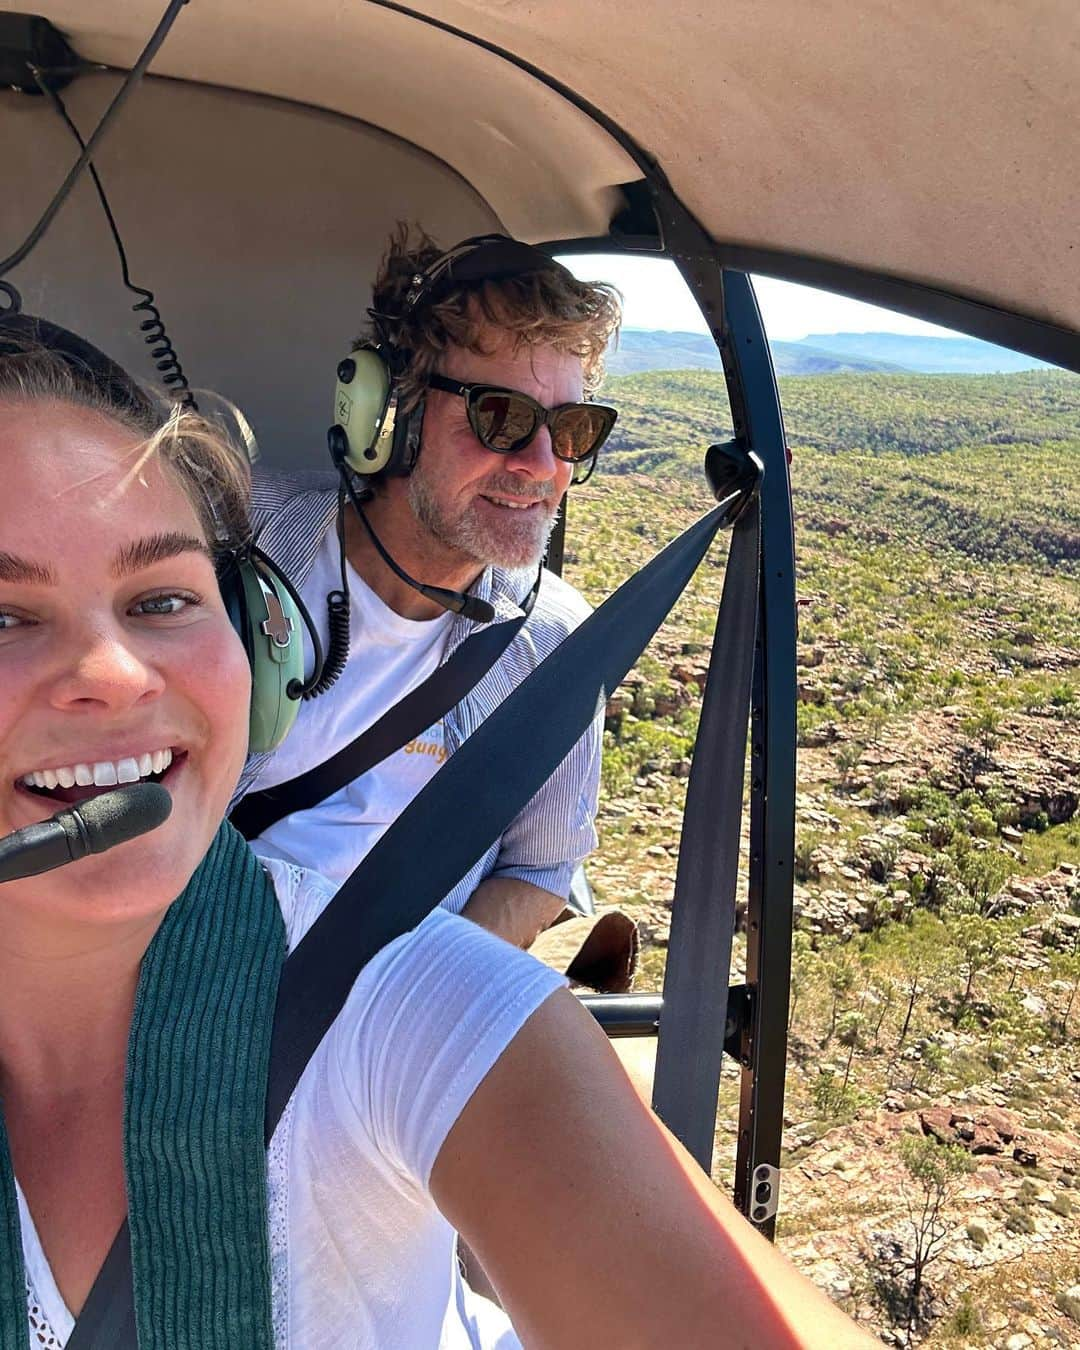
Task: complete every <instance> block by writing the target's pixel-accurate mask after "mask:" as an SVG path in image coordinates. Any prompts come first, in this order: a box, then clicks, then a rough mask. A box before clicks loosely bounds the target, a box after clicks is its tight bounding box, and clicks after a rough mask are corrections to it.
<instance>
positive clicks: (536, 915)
mask: <svg viewBox="0 0 1080 1350" xmlns="http://www.w3.org/2000/svg"><path fill="white" fill-rule="evenodd" d="M565 907H566V901H565V899H564V898H563V897H562V896H561V895H555V894H553V892H551V891H546V890H544V889H543V887H542V886H534V885H533V884H532V882H529V881H521V880H519V879H518V878H517V877H496V876H492V877H487V878H486V880H484V881H482V882H481V883H480V885H479V886H477V888H476V890H475V891H473V893H472V895H471V896H470V897H469V902H468V904H467V905H466V906H465V908H464V909H463V910H462V911H461V913H462V916H463V917H464V918H466V919H471V920H472V921H473V923H478V924H479V925H480V927H481V928H486V929H487V930H488V932H489V933H495V934H496V935H497V936H498V937H501V938H504V939H505V940H506V941H507V942H512V943H513V944H514V946H515V947H525V948H528V947H531V946H532V944H533V943H534V942H535V941H536V939H537V937H538V936H539V934H541V933H542V932H543V931H544V929H545V928H548V927H550V925H551V924H553V923H554V922H555V920H556V919H557V918H558V917H559V915H560V914H561V913H562V912H563V910H564V908H565Z"/></svg>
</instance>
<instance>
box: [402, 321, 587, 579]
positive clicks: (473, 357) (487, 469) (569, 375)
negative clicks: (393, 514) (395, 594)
mask: <svg viewBox="0 0 1080 1350" xmlns="http://www.w3.org/2000/svg"><path fill="white" fill-rule="evenodd" d="M482 343H483V346H484V347H485V348H487V349H488V350H490V351H491V352H492V354H491V355H490V356H486V355H484V356H482V355H479V354H477V353H476V352H471V351H468V350H465V349H463V348H461V347H451V348H449V349H448V351H447V353H446V356H445V357H444V358H443V361H442V364H441V371H442V373H443V374H444V375H447V376H449V377H450V378H451V379H454V380H460V381H462V382H463V383H466V384H469V383H471V384H496V385H502V386H504V387H505V388H507V389H517V390H519V391H521V392H522V393H525V394H531V395H532V397H533V398H535V399H536V400H537V402H539V403H542V404H543V405H544V407H545V408H556V407H558V406H559V405H560V404H563V403H578V402H580V401H581V399H582V397H583V382H582V369H581V360H580V358H579V357H576V356H572V355H569V354H567V353H566V352H559V351H555V350H554V348H551V347H522V348H519V349H518V350H517V351H515V350H514V349H513V346H512V343H511V341H510V339H509V338H507V337H506V336H505V335H501V334H499V332H498V330H496V329H488V330H487V331H486V332H484V333H483V335H482ZM420 445H421V450H420V457H419V459H418V461H417V465H416V468H415V469H414V470H413V472H412V475H411V476H410V478H409V480H408V497H409V504H410V506H411V507H412V510H413V513H414V515H415V516H416V518H417V520H418V521H419V522H420V524H421V525H423V526H424V527H425V528H426V529H427V530H428V531H429V533H430V534H431V535H432V536H433V537H434V538H435V539H436V540H437V541H438V542H439V543H440V544H441V545H442V546H443V547H444V548H446V549H449V550H451V551H452V552H454V553H456V554H457V555H459V556H460V557H461V558H462V559H463V560H468V561H470V562H476V563H479V564H481V565H487V564H489V563H490V564H494V565H495V566H498V567H535V566H536V564H537V563H539V561H540V559H541V558H542V557H543V555H544V550H545V549H546V547H547V541H548V537H549V535H550V534H551V531H552V528H553V527H554V524H555V517H556V515H557V513H558V509H559V504H560V502H561V501H562V499H563V494H564V493H565V492H566V489H567V487H568V486H569V485H570V478H571V475H572V473H573V468H574V466H573V465H572V464H569V463H567V462H566V461H565V460H561V459H556V458H555V455H554V454H553V453H552V449H551V432H550V431H549V430H548V428H547V427H541V428H540V430H539V431H538V432H537V433H536V435H535V436H534V437H533V439H532V441H530V443H529V444H528V445H527V446H526V447H525V448H524V449H523V450H518V451H515V452H514V453H513V454H510V455H499V454H496V453H494V452H493V451H491V450H486V449H485V448H484V447H483V446H482V445H481V444H480V442H479V441H478V440H477V439H476V436H475V435H474V434H473V430H472V427H470V425H469V420H468V418H467V416H466V413H465V400H464V399H463V398H460V397H458V395H456V394H446V393H443V392H441V391H439V390H428V392H427V405H426V409H425V413H424V429H423V436H422V439H421V442H420Z"/></svg>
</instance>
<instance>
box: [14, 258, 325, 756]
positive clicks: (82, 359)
mask: <svg viewBox="0 0 1080 1350" xmlns="http://www.w3.org/2000/svg"><path fill="white" fill-rule="evenodd" d="M0 286H3V288H4V290H5V292H6V293H7V294H8V295H9V297H11V298H12V300H13V301H14V300H15V297H14V296H12V295H11V291H10V289H9V288H8V287H6V286H4V284H3V283H0ZM34 347H38V348H42V347H43V348H45V349H46V350H48V351H49V352H50V353H53V354H54V355H56V356H58V357H60V359H61V360H63V361H64V362H66V363H67V365H68V366H70V367H71V369H72V370H73V371H74V372H75V373H76V374H77V375H80V376H82V377H83V378H85V376H86V375H87V374H88V373H89V374H90V375H91V376H92V378H93V380H94V382H95V383H96V384H97V386H98V387H99V388H100V389H101V391H102V392H103V393H104V394H105V395H106V396H107V398H108V401H109V403H110V404H112V405H114V406H116V407H117V408H119V409H125V410H127V411H129V412H131V413H132V414H133V415H134V416H135V417H136V418H137V419H138V420H140V421H145V420H146V419H147V417H148V416H153V405H152V403H151V401H150V399H149V398H148V396H147V395H146V394H145V393H144V392H143V390H142V389H141V388H140V387H139V385H138V384H136V382H135V381H134V380H133V379H132V378H131V376H129V375H128V374H127V372H126V371H125V370H124V369H123V368H122V367H121V366H119V365H117V363H116V362H115V361H113V360H112V358H111V357H108V356H106V355H105V353H104V352H102V351H100V350H99V349H98V348H97V347H94V346H93V345H92V344H91V343H89V342H87V341H86V340H85V339H84V338H81V337H78V336H77V335H76V334H75V333H72V332H70V331H69V330H68V329H66V328H61V327H60V326H59V325H58V324H54V323H50V322H49V321H48V320H47V319H39V318H36V317H34V316H32V315H29V314H20V313H18V312H17V311H16V310H15V309H14V308H13V309H8V310H5V311H2V312H0V357H3V356H14V355H24V354H26V353H27V351H28V349H29V351H30V352H32V351H33V349H34ZM203 490H204V493H205V495H206V500H207V502H208V505H209V507H210V512H211V515H212V516H213V517H214V519H215V520H217V521H219V522H222V526H223V528H222V537H219V538H218V539H217V540H216V541H215V544H216V545H217V546H218V547H217V548H215V554H216V557H217V562H218V582H219V585H220V587H221V594H222V598H223V600H224V601H225V607H226V609H227V611H228V614H229V618H230V620H231V621H232V625H233V627H234V628H235V629H236V632H237V634H238V635H239V637H240V640H241V642H242V643H243V644H244V650H245V651H246V652H247V657H248V661H249V663H250V665H251V713H250V719H249V730H248V748H249V749H250V750H251V751H262V750H272V749H274V748H275V747H276V746H277V745H279V744H280V743H281V741H282V740H283V739H284V737H285V735H286V733H287V732H288V730H289V728H290V727H291V726H292V724H293V722H294V721H295V720H296V714H297V712H298V710H299V708H300V700H301V698H302V697H303V696H304V693H305V692H306V691H307V689H309V688H310V687H311V685H312V684H313V683H314V682H315V680H316V679H317V678H318V676H319V674H320V672H321V666H322V653H321V650H320V646H319V641H318V637H317V635H316V633H315V630H314V628H311V634H312V641H313V643H314V646H315V667H316V673H315V676H314V677H312V679H311V680H309V681H308V682H307V683H306V684H305V681H304V647H303V633H302V628H301V625H302V624H303V623H304V622H307V623H308V624H309V627H310V620H308V619H307V616H306V614H305V612H304V610H303V606H302V605H301V604H300V602H299V598H298V597H297V595H296V593H295V591H294V590H293V588H292V586H291V585H290V584H289V582H288V581H287V580H286V579H285V577H284V576H282V574H281V573H280V572H279V571H278V570H277V568H276V567H275V566H274V565H273V563H271V561H270V560H269V559H268V558H267V557H266V556H265V555H264V554H262V553H260V552H259V550H258V549H257V548H256V547H255V546H254V544H253V543H252V542H251V541H250V540H248V541H240V542H237V541H233V540H227V539H226V538H224V534H225V531H224V521H223V516H222V512H221V510H220V502H219V501H218V500H216V498H215V495H214V492H213V487H212V484H210V483H204V484H203Z"/></svg>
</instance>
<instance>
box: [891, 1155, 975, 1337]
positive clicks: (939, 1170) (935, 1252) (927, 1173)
mask: <svg viewBox="0 0 1080 1350" xmlns="http://www.w3.org/2000/svg"><path fill="white" fill-rule="evenodd" d="M900 1160H901V1162H902V1163H903V1165H904V1175H903V1179H902V1181H901V1186H900V1192H901V1195H902V1197H903V1200H904V1206H905V1208H906V1210H907V1217H908V1223H909V1224H910V1226H911V1248H910V1252H911V1256H910V1261H909V1263H908V1269H909V1270H910V1271H911V1287H910V1290H909V1294H908V1316H907V1341H908V1344H909V1345H910V1344H911V1338H912V1335H913V1333H914V1329H915V1326H916V1324H917V1322H918V1320H919V1299H920V1297H921V1296H922V1290H923V1280H924V1276H925V1273H926V1268H927V1266H928V1265H930V1263H931V1262H932V1261H934V1260H935V1259H936V1258H937V1257H938V1256H940V1255H941V1251H942V1248H943V1247H944V1245H945V1239H946V1238H947V1237H948V1233H949V1224H948V1221H947V1219H946V1217H945V1212H944V1211H945V1210H946V1208H947V1207H948V1205H949V1203H950V1202H951V1201H952V1200H953V1199H954V1198H955V1197H956V1195H957V1193H958V1192H959V1190H960V1187H961V1185H962V1184H963V1179H964V1177H965V1176H967V1175H968V1174H969V1173H971V1172H972V1171H974V1169H975V1164H974V1162H973V1160H972V1158H971V1156H970V1155H969V1154H968V1153H967V1151H966V1150H965V1149H963V1148H960V1147H959V1146H958V1145H956V1144H940V1143H938V1141H937V1140H936V1139H935V1138H934V1137H933V1136H932V1135H931V1136H929V1137H927V1136H923V1135H904V1137H903V1138H902V1139H901V1140H900Z"/></svg>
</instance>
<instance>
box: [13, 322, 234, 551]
mask: <svg viewBox="0 0 1080 1350" xmlns="http://www.w3.org/2000/svg"><path fill="white" fill-rule="evenodd" d="M20 325H21V326H20V329H19V330H17V331H15V332H12V331H11V330H10V327H9V325H6V324H5V325H2V326H0V402H7V403H12V402H16V403H24V404H25V403H44V402H59V403H67V404H70V405H72V406H74V407H76V408H85V409H87V411H89V412H93V413H97V414H98V415H100V416H102V417H107V418H109V419H111V420H112V421H114V422H117V423H119V424H120V425H121V426H123V427H126V428H127V429H128V430H130V431H133V432H135V433H136V434H137V435H139V436H140V437H142V441H141V444H140V445H139V446H138V448H137V452H136V457H135V468H136V470H137V468H138V467H140V466H141V465H142V464H145V463H146V462H147V461H148V460H150V459H151V458H153V457H155V456H156V457H158V458H159V459H160V461H161V463H162V464H163V465H165V466H166V468H167V470H168V471H169V472H170V473H172V474H173V476H174V477H175V479H176V481H177V483H178V484H179V486H180V487H181V489H182V490H183V491H184V493H185V495H186V496H187V497H188V499H189V500H190V502H191V504H192V506H193V507H194V509H195V512H196V514H197V515H198V518H199V522H200V524H201V525H202V527H203V531H204V533H205V535H206V538H207V541H208V543H209V544H210V547H211V549H212V550H213V551H214V553H215V554H216V555H220V556H224V555H226V554H229V553H232V552H234V551H235V550H237V549H240V548H243V547H244V546H246V544H247V543H248V542H249V540H250V533H251V530H250V523H249V516H248V501H249V497H250V489H251V471H250V467H249V464H248V461H247V458H246V455H245V454H244V451H243V450H241V449H240V448H239V447H237V446H235V445H234V444H233V443H232V442H231V440H230V438H229V437H228V435H227V434H226V433H225V432H224V431H223V430H222V428H221V427H220V426H219V425H218V424H217V423H216V422H213V421H211V420H210V419H209V418H206V417H203V416H201V415H200V414H199V413H197V412H195V411H193V410H191V409H186V408H181V407H180V406H178V405H174V404H171V403H170V402H169V400H168V399H167V398H166V397H164V396H163V395H160V394H158V393H156V392H155V391H153V390H152V389H150V388H149V387H147V386H144V385H142V384H140V383H138V382H137V381H136V380H135V379H134V378H133V377H132V376H130V375H129V374H128V373H127V372H126V371H125V370H123V369H122V367H120V366H118V365H116V364H115V362H113V361H112V360H111V359H110V358H108V357H106V356H105V355H104V353H100V352H98V351H97V349H96V348H94V347H92V346H90V345H89V344H88V343H86V342H85V341H84V340H83V339H81V338H77V337H76V338H74V342H73V343H72V345H71V346H70V347H69V346H68V345H67V343H66V341H65V339H66V337H68V336H69V335H68V334H67V333H66V331H65V330H63V329H58V328H54V327H53V325H51V324H49V325H47V324H44V323H41V322H40V321H35V320H32V319H21V320H20ZM57 335H59V336H57ZM70 336H73V335H70ZM98 357H100V358H101V359H100V362H99V361H98V359H97V358H98Z"/></svg>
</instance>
